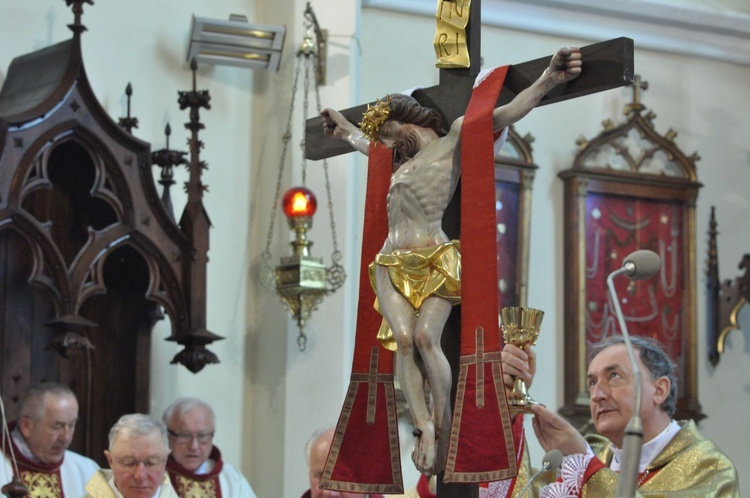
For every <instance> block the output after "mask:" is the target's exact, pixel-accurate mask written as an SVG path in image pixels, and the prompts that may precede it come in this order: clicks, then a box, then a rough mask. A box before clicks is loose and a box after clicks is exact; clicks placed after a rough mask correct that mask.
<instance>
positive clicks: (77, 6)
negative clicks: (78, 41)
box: [65, 0, 94, 34]
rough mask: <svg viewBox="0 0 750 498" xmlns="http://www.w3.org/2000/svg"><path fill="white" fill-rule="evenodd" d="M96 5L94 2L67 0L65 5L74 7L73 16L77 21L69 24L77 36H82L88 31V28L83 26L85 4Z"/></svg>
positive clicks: (91, 0)
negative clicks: (81, 34)
mask: <svg viewBox="0 0 750 498" xmlns="http://www.w3.org/2000/svg"><path fill="white" fill-rule="evenodd" d="M84 3H87V4H89V5H94V0H65V4H66V5H67V6H68V7H70V6H71V5H72V6H73V15H74V16H75V19H74V20H73V24H68V27H69V28H70V30H71V31H72V32H73V33H75V34H80V33H82V32H83V31H86V26H84V25H83V24H81V16H82V15H83V4H84Z"/></svg>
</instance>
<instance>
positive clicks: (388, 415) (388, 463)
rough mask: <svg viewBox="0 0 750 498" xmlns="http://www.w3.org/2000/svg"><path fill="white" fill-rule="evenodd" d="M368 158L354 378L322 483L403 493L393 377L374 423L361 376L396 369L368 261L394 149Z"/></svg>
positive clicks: (382, 391) (384, 230)
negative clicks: (381, 337) (384, 340)
mask: <svg viewBox="0 0 750 498" xmlns="http://www.w3.org/2000/svg"><path fill="white" fill-rule="evenodd" d="M369 157H370V160H369V166H368V176H367V197H366V198H365V219H364V226H365V227H366V229H365V230H364V235H363V240H362V263H361V265H360V275H359V302H358V306H357V330H356V335H355V343H354V360H353V362H352V378H351V381H350V383H349V390H348V392H347V395H346V399H345V400H344V408H343V409H342V412H341V416H340V417H339V421H338V424H337V426H336V435H335V437H334V440H333V443H332V444H331V450H330V452H329V455H328V460H327V462H326V468H325V471H324V473H323V478H322V479H321V486H320V487H321V488H327V489H335V490H339V491H356V492H360V493H403V481H402V476H401V461H400V452H399V446H398V421H397V414H396V403H395V394H394V388H393V378H392V377H390V378H388V379H387V380H385V381H384V380H383V379H382V378H381V379H380V380H378V381H377V383H376V384H375V385H376V387H377V389H376V396H375V398H374V399H375V407H374V408H375V419H374V422H373V423H372V424H368V423H367V410H368V402H369V400H370V399H369V397H368V394H369V388H370V386H369V385H368V382H367V381H362V374H379V375H383V374H390V375H392V374H393V354H392V353H391V352H390V351H388V350H386V349H384V348H382V347H381V345H380V343H379V342H378V340H377V338H376V336H377V332H378V329H379V327H380V322H381V320H382V317H381V316H380V314H379V313H378V312H377V311H375V309H374V308H373V304H374V302H375V291H374V290H373V289H372V286H371V285H370V278H369V274H368V265H369V264H370V262H372V261H373V260H374V259H375V255H376V254H377V253H378V251H379V250H380V248H381V247H382V246H383V243H384V242H385V239H386V238H387V237H388V214H387V207H386V202H387V196H388V188H389V186H390V179H391V174H392V172H393V153H392V151H391V150H389V149H387V148H386V147H385V146H384V145H382V144H379V143H372V144H371V145H370V154H369ZM373 348H377V349H378V351H379V353H380V354H379V356H378V363H377V372H370V358H371V354H372V351H373ZM357 374H359V375H357ZM375 378H376V377H373V379H375Z"/></svg>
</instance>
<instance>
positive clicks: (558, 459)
mask: <svg viewBox="0 0 750 498" xmlns="http://www.w3.org/2000/svg"><path fill="white" fill-rule="evenodd" d="M562 461H563V454H562V451H560V450H558V449H552V450H549V451H548V452H547V453H545V454H544V458H543V459H542V468H541V469H539V470H537V471H536V474H534V475H533V476H531V479H529V481H528V482H527V483H526V486H524V487H523V489H521V492H520V493H518V498H521V497H522V496H523V494H524V493H525V492H526V490H528V489H529V486H531V484H532V483H533V482H534V479H536V478H537V477H539V474H541V473H542V472H546V471H548V470H555V469H557V468H558V467H559V466H560V464H562Z"/></svg>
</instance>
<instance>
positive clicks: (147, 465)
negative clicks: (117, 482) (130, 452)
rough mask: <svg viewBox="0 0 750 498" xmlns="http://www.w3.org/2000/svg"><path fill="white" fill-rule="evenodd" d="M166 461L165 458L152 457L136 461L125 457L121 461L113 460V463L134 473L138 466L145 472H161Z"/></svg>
mask: <svg viewBox="0 0 750 498" xmlns="http://www.w3.org/2000/svg"><path fill="white" fill-rule="evenodd" d="M166 460H167V457H166V456H163V457H161V456H153V457H149V458H147V459H145V460H136V459H135V458H130V457H125V458H123V459H118V458H115V461H116V462H117V465H119V466H120V467H123V468H124V469H126V470H128V471H130V472H133V471H135V470H136V469H137V468H138V466H139V465H141V464H143V468H144V469H146V470H147V471H153V470H162V469H161V467H162V466H163V465H164V462H165V461H166Z"/></svg>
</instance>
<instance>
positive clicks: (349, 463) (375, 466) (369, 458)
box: [331, 382, 393, 484]
mask: <svg viewBox="0 0 750 498" xmlns="http://www.w3.org/2000/svg"><path fill="white" fill-rule="evenodd" d="M367 394H368V392H367V383H365V382H363V383H360V384H359V385H358V386H357V392H356V395H355V398H354V406H353V408H352V412H351V417H350V418H349V421H348V423H347V424H346V432H347V435H349V436H350V437H345V438H344V439H343V441H342V442H341V445H340V447H339V450H338V459H337V461H336V466H335V467H334V470H333V473H332V474H331V480H332V481H342V482H351V483H359V484H370V483H377V484H392V483H393V475H392V472H391V458H390V456H391V450H390V445H389V438H388V437H387V434H388V417H387V413H388V407H387V406H386V402H385V388H384V386H383V384H382V383H379V384H378V395H377V402H376V411H375V414H376V416H375V423H374V424H373V425H367V422H366V421H367ZM359 434H367V435H368V436H367V437H365V438H362V437H357V435H359ZM383 434H385V435H386V436H385V437H383V436H382V435H383ZM379 435H381V436H379Z"/></svg>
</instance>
